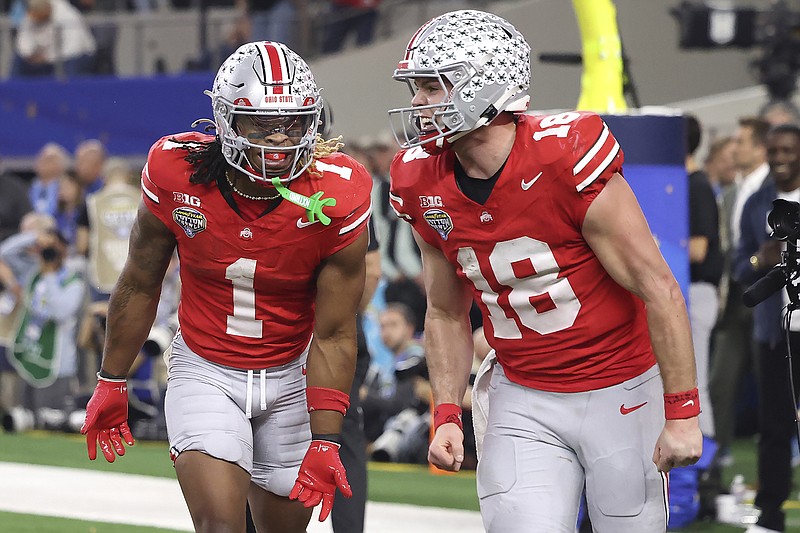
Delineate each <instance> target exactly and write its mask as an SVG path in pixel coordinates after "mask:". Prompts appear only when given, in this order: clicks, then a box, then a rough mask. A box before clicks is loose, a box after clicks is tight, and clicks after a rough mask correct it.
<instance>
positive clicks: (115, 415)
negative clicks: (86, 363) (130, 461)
mask: <svg viewBox="0 0 800 533" xmlns="http://www.w3.org/2000/svg"><path fill="white" fill-rule="evenodd" d="M81 434H83V435H86V445H87V447H88V449H89V459H91V460H92V461H94V460H95V459H96V458H97V443H98V442H99V443H100V450H101V451H102V452H103V456H104V457H105V458H106V461H108V462H109V463H113V462H114V459H116V455H114V452H117V455H120V456H122V455H125V446H123V445H122V439H124V440H125V442H126V443H127V444H128V446H133V442H134V440H133V435H132V434H131V430H130V428H129V427H128V385H127V383H126V382H125V380H124V379H105V378H101V377H100V376H97V387H95V389H94V394H92V397H91V399H90V400H89V403H88V405H87V406H86V420H85V421H84V422H83V426H82V427H81ZM120 437H121V438H120Z"/></svg>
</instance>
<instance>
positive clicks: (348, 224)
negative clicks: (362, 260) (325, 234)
mask: <svg viewBox="0 0 800 533" xmlns="http://www.w3.org/2000/svg"><path fill="white" fill-rule="evenodd" d="M340 159H341V158H340ZM348 159H349V158H348ZM347 163H349V164H348V165H347V166H349V167H350V168H352V170H353V172H352V175H351V177H350V179H349V181H350V187H351V190H353V191H354V192H355V194H354V195H353V196H352V197H351V199H350V204H349V209H348V211H349V213H348V214H347V215H345V216H343V217H341V218H338V219H335V220H334V225H335V227H336V229H337V231H338V236H337V237H336V239H335V240H334V241H333V246H331V247H330V249H329V250H328V254H327V255H328V256H330V255H333V254H335V253H336V252H338V251H339V250H342V249H344V248H346V247H347V246H349V245H350V244H352V243H353V242H354V241H355V240H356V239H358V237H359V236H360V235H361V233H363V232H364V230H365V229H367V226H368V223H369V218H370V215H371V213H372V200H371V198H372V196H371V193H372V177H371V176H370V175H369V172H367V170H366V169H365V168H364V167H363V166H362V165H361V164H359V163H358V162H356V161H355V160H350V161H347Z"/></svg>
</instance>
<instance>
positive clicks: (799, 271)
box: [742, 199, 800, 310]
mask: <svg viewBox="0 0 800 533" xmlns="http://www.w3.org/2000/svg"><path fill="white" fill-rule="evenodd" d="M767 224H769V227H770V228H772V232H770V234H769V236H770V237H771V238H773V239H775V240H778V241H785V242H786V250H785V251H784V252H781V262H780V263H779V264H778V265H776V266H774V267H773V268H772V270H770V271H769V272H768V273H767V274H766V275H765V276H764V277H763V278H761V279H759V280H758V281H756V282H755V283H753V284H752V285H751V286H750V287H749V288H748V289H747V290H746V291H744V294H743V295H742V302H743V303H744V305H746V306H747V307H755V306H756V305H758V304H760V303H761V302H763V301H764V300H766V299H767V298H769V297H770V296H772V295H773V294H775V293H776V292H778V291H779V290H781V289H782V288H784V287H786V293H787V295H788V296H789V309H790V310H795V309H800V253H798V250H797V237H798V236H800V203H797V202H792V201H789V200H781V199H778V200H773V201H772V211H770V212H769V214H768V215H767Z"/></svg>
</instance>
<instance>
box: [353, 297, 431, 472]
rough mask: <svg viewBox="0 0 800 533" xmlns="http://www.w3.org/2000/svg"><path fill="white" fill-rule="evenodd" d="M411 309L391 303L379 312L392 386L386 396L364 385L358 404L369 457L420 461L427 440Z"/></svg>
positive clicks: (421, 358)
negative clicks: (390, 362) (389, 356)
mask: <svg viewBox="0 0 800 533" xmlns="http://www.w3.org/2000/svg"><path fill="white" fill-rule="evenodd" d="M415 318H416V317H415V316H414V313H413V312H412V311H411V309H410V308H409V307H408V306H406V305H405V304H401V303H390V304H388V305H387V306H386V309H385V310H384V311H383V312H382V313H381V316H380V327H381V340H382V341H383V343H384V344H385V345H386V347H387V348H389V350H391V352H392V354H393V355H394V377H395V385H394V390H393V391H392V392H391V394H389V395H388V396H385V395H383V394H381V392H380V391H376V390H370V389H368V388H364V389H363V390H362V407H363V409H364V424H365V433H366V436H367V440H369V441H374V443H373V446H372V459H373V460H377V461H392V462H412V463H417V462H421V463H424V462H425V457H426V454H427V446H428V431H429V417H430V415H429V413H428V410H429V407H430V383H429V381H428V367H427V365H426V363H425V353H424V350H423V348H422V345H421V344H420V343H419V342H418V341H417V340H416V339H415V338H414V324H415V322H416V320H415Z"/></svg>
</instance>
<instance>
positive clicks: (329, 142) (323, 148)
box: [309, 134, 344, 178]
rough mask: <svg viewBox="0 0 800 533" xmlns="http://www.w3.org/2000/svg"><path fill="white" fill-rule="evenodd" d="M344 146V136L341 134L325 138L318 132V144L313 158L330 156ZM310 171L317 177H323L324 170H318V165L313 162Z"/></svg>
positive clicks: (317, 159)
mask: <svg viewBox="0 0 800 533" xmlns="http://www.w3.org/2000/svg"><path fill="white" fill-rule="evenodd" d="M342 146H344V143H343V142H342V136H341V135H339V136H338V137H334V138H333V139H323V138H322V135H319V134H317V144H315V145H314V155H313V156H312V158H313V159H314V161H315V162H316V161H319V160H320V159H322V158H323V157H328V156H329V155H331V154H334V153H336V152H338V151H339V148H341V147H342ZM309 172H310V173H311V174H313V175H314V176H316V177H318V178H319V177H321V176H322V172H320V171H319V170H317V166H316V165H315V164H312V165H311V166H310V167H309Z"/></svg>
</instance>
